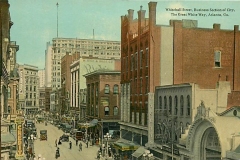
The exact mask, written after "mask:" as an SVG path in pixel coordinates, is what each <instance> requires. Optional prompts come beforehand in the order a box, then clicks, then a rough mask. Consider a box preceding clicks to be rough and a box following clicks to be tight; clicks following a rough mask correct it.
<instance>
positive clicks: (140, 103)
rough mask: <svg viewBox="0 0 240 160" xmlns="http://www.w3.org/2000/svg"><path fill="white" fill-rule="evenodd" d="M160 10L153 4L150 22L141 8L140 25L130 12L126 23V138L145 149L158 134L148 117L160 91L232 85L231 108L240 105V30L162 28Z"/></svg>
mask: <svg viewBox="0 0 240 160" xmlns="http://www.w3.org/2000/svg"><path fill="white" fill-rule="evenodd" d="M156 5H157V3H156V2H150V3H149V18H145V12H146V11H145V10H142V8H141V9H140V10H139V11H138V18H137V19H134V18H133V13H134V11H133V10H131V9H130V10H128V15H125V16H122V17H121V52H122V53H121V60H122V64H121V87H122V96H121V118H122V119H121V134H122V138H124V139H128V140H131V141H136V142H138V143H139V144H141V145H144V144H146V142H147V141H148V139H147V135H148V134H149V132H151V133H153V128H149V127H147V125H148V124H149V123H153V122H148V119H149V118H148V116H147V115H148V110H149V107H153V106H154V102H153V93H154V91H155V87H156V86H164V85H173V84H182V83H197V84H199V87H200V88H202V89H214V88H215V87H216V83H217V82H218V81H220V80H221V81H229V82H230V85H231V90H232V93H231V94H230V95H229V97H230V98H229V103H231V104H234V105H237V104H240V103H239V102H240V101H239V100H238V101H237V99H235V98H233V97H237V96H238V95H239V91H240V72H239V71H240V53H239V49H240V48H239V47H240V45H239V40H240V32H239V27H238V26H237V25H235V26H234V27H233V30H222V29H221V28H220V24H213V28H211V29H210V28H198V25H197V24H198V22H197V21H196V20H170V23H169V25H168V26H166V25H157V24H156ZM222 109H223V110H224V109H226V107H225V106H224V108H222ZM138 134H139V136H136V135H138ZM136 137H140V138H136Z"/></svg>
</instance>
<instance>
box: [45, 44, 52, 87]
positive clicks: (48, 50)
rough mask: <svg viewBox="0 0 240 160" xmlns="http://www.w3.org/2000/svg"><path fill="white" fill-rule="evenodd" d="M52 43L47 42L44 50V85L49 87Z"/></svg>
mask: <svg viewBox="0 0 240 160" xmlns="http://www.w3.org/2000/svg"><path fill="white" fill-rule="evenodd" d="M51 84H52V45H51V43H50V42H47V45H46V50H45V85H46V87H51V86H52V85H51Z"/></svg>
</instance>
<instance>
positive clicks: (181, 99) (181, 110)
mask: <svg viewBox="0 0 240 160" xmlns="http://www.w3.org/2000/svg"><path fill="white" fill-rule="evenodd" d="M183 106H184V100H183V95H181V97H180V116H183Z"/></svg>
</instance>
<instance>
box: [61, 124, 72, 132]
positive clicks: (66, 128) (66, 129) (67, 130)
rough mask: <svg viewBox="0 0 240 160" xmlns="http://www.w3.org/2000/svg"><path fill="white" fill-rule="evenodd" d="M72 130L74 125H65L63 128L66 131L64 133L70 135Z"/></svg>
mask: <svg viewBox="0 0 240 160" xmlns="http://www.w3.org/2000/svg"><path fill="white" fill-rule="evenodd" d="M71 130H72V125H68V124H67V125H65V126H64V127H63V131H64V133H68V134H69V135H70V131H71Z"/></svg>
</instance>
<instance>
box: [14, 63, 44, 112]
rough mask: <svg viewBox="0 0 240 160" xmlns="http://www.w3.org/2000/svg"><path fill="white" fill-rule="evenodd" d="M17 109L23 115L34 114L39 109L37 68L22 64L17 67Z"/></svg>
mask: <svg viewBox="0 0 240 160" xmlns="http://www.w3.org/2000/svg"><path fill="white" fill-rule="evenodd" d="M18 72H19V78H20V79H19V107H20V109H22V110H24V114H34V113H36V112H37V111H38V109H39V101H38V96H39V92H38V86H39V77H38V67H36V66H32V65H28V64H24V65H19V68H18Z"/></svg>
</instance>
